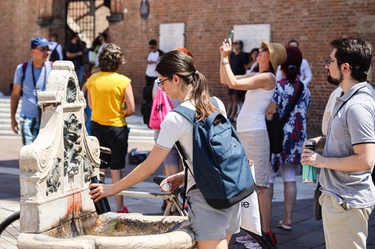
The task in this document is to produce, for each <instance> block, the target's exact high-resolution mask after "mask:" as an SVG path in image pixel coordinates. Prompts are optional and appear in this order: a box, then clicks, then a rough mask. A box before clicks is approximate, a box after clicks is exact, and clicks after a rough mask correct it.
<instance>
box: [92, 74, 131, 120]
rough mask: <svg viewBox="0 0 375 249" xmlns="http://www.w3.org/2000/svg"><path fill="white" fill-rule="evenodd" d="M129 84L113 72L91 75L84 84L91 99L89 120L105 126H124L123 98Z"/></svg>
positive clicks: (121, 76) (124, 77) (126, 78)
mask: <svg viewBox="0 0 375 249" xmlns="http://www.w3.org/2000/svg"><path fill="white" fill-rule="evenodd" d="M130 82H131V80H130V79H129V78H128V77H126V76H124V75H121V74H118V73H115V72H98V73H94V74H93V75H91V77H90V78H89V79H88V80H87V83H86V86H87V89H88V90H89V91H90V97H91V107H92V116H91V120H92V121H94V122H96V123H98V124H101V125H105V126H114V127H122V126H125V125H126V120H125V115H124V113H123V111H124V105H125V97H124V96H125V88H126V87H127V86H128V85H129V84H130Z"/></svg>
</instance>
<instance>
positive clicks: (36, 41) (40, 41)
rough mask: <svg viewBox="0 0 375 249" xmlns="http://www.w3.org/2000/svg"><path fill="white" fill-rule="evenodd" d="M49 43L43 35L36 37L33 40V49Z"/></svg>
mask: <svg viewBox="0 0 375 249" xmlns="http://www.w3.org/2000/svg"><path fill="white" fill-rule="evenodd" d="M48 45H49V41H48V40H47V39H46V38H44V37H42V36H38V37H35V38H34V39H32V40H31V49H35V48H36V47H37V46H40V47H48Z"/></svg>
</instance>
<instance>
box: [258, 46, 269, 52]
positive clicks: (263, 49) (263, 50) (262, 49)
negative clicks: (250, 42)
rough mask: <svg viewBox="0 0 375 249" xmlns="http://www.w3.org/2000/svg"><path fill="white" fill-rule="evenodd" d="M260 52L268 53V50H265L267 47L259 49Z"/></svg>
mask: <svg viewBox="0 0 375 249" xmlns="http://www.w3.org/2000/svg"><path fill="white" fill-rule="evenodd" d="M260 51H262V52H267V51H268V48H267V47H263V48H261V49H260Z"/></svg>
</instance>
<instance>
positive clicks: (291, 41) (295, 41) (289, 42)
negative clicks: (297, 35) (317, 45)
mask: <svg viewBox="0 0 375 249" xmlns="http://www.w3.org/2000/svg"><path fill="white" fill-rule="evenodd" d="M293 42H294V43H296V44H297V47H299V42H298V41H297V40H294V39H292V40H290V41H288V45H290V44H291V43H293Z"/></svg>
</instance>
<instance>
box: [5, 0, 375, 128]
mask: <svg viewBox="0 0 375 249" xmlns="http://www.w3.org/2000/svg"><path fill="white" fill-rule="evenodd" d="M74 4H76V5H79V4H84V5H86V6H87V8H88V10H87V13H86V14H83V15H82V16H77V15H76V16H74V15H73V16H72V15H71V14H70V15H68V12H69V11H70V9H69V8H72V6H73V5H74ZM90 4H91V5H90ZM103 6H104V7H106V8H108V10H109V11H108V12H105V11H104V12H101V15H106V18H105V19H103V18H97V21H96V24H94V26H95V27H97V26H100V25H102V24H103V22H107V24H106V25H107V26H108V28H106V32H107V33H108V38H109V42H113V43H116V44H117V45H119V46H120V47H121V48H122V49H123V52H124V54H125V58H126V64H125V65H123V66H122V67H121V68H120V72H121V73H123V74H125V75H127V76H128V77H129V78H131V79H132V85H133V89H134V95H135V99H136V102H137V103H142V102H143V100H142V88H143V87H144V86H145V69H146V57H147V54H148V41H149V40H150V39H156V40H157V41H159V36H160V25H161V24H168V23H183V24H184V36H183V44H184V46H185V47H186V48H188V49H189V50H190V51H191V52H192V54H193V56H194V60H195V63H196V66H197V68H198V70H199V71H200V72H202V73H203V74H204V75H206V77H207V78H208V80H209V83H210V89H211V94H212V95H215V96H218V97H220V98H221V99H222V100H223V101H226V99H227V88H226V86H223V85H221V84H220V82H219V65H220V53H219V47H220V45H221V43H222V41H223V39H224V38H225V37H226V35H227V33H228V31H229V30H230V29H233V27H234V25H244V24H269V25H270V41H271V42H279V43H282V44H286V43H287V42H288V41H289V40H291V39H296V40H297V41H299V43H300V49H301V51H302V53H303V56H304V58H306V59H307V60H308V61H309V63H310V67H311V70H312V72H313V81H312V83H311V84H310V85H309V89H310V91H311V94H312V105H311V107H310V109H309V120H308V128H309V129H312V130H316V131H320V125H321V118H322V115H323V111H324V107H325V104H326V101H327V99H328V97H329V94H330V93H331V91H333V90H334V87H333V86H331V85H329V84H328V83H327V81H326V76H327V71H326V69H325V68H324V65H325V60H326V59H327V58H328V56H329V54H330V52H331V50H332V48H331V47H330V45H329V42H330V41H331V40H333V39H336V38H340V37H361V38H363V39H366V40H367V41H368V42H370V43H371V44H373V45H375V0H331V1H329V2H327V1H323V0H313V1H312V0H302V1H297V0H289V1H277V0H263V1H249V0H238V1H231V0H189V1H181V0H159V1H156V0H101V1H98V0H91V1H79V0H70V1H69V0H33V1H30V0H17V1H12V0H3V1H1V2H0V8H1V10H2V14H1V15H0V20H1V23H2V36H1V37H0V40H1V43H2V46H1V48H0V50H1V53H2V55H3V56H2V60H1V61H0V66H1V68H2V74H1V75H0V91H1V92H3V93H4V94H5V95H9V94H10V89H9V84H10V83H11V82H12V81H13V75H14V70H15V67H16V66H17V64H20V63H22V62H23V61H25V60H28V59H29V58H30V53H29V46H30V44H29V43H30V40H31V39H32V38H33V37H35V36H39V35H42V36H45V37H46V38H48V37H49V35H50V34H51V33H52V32H56V33H58V34H59V36H60V38H59V41H60V42H61V43H63V44H64V43H66V42H67V37H68V33H69V32H68V31H70V32H71V30H72V27H70V26H68V25H67V22H68V21H69V20H70V18H71V17H73V19H74V20H75V22H76V23H78V25H79V24H80V22H79V20H83V19H84V18H86V17H87V15H93V13H94V12H95V15H97V16H99V15H100V14H99V11H98V10H99V9H100V8H101V7H103ZM98 20H99V22H98ZM106 25H104V26H103V25H102V26H103V27H106ZM103 27H101V29H103ZM94 30H95V29H94ZM97 31H99V30H97ZM97 31H94V32H96V33H98V32H97ZM101 31H102V30H101ZM101 31H100V32H101ZM90 32H92V29H91V31H90ZM85 35H86V36H87V37H89V36H90V35H87V34H85ZM94 35H95V34H94ZM91 36H93V35H91ZM234 36H236V34H235V35H234ZM87 41H91V40H90V39H88V40H87ZM88 47H89V44H88ZM372 70H373V71H374V67H372Z"/></svg>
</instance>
